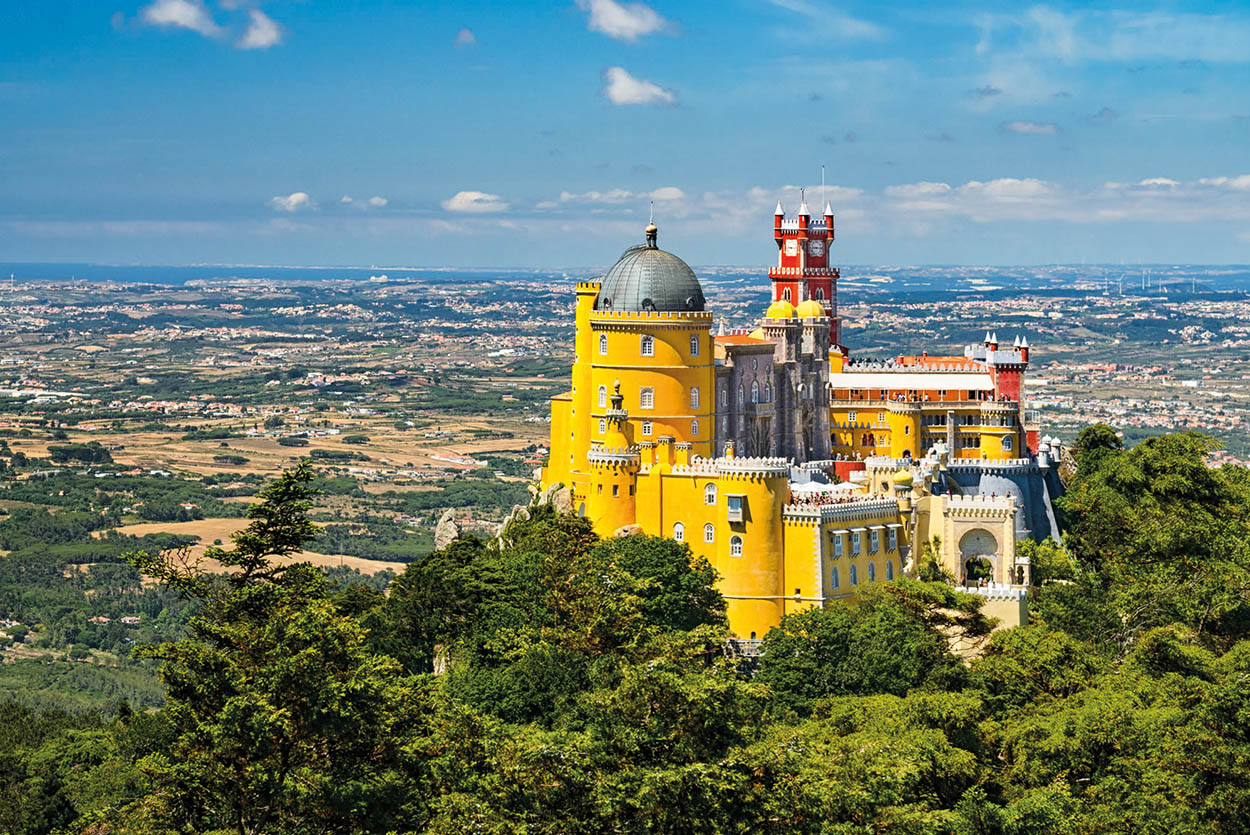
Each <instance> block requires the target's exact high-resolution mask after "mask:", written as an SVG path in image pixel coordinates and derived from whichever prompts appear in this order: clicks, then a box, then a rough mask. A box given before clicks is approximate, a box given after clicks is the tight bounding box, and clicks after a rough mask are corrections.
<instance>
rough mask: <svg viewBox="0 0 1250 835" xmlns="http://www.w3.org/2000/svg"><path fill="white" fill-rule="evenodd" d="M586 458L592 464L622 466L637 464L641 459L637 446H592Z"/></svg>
mask: <svg viewBox="0 0 1250 835" xmlns="http://www.w3.org/2000/svg"><path fill="white" fill-rule="evenodd" d="M586 460H587V461H589V462H590V463H591V464H599V465H602V466H607V467H622V466H629V465H631V464H632V465H636V464H637V463H638V462H639V460H640V455H639V450H638V447H636V446H629V447H602V446H598V447H591V449H590V451H589V452H587V453H586Z"/></svg>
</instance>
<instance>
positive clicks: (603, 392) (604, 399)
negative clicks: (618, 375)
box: [599, 386, 608, 409]
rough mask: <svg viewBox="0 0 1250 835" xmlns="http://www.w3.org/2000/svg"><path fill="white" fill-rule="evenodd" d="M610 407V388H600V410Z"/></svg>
mask: <svg viewBox="0 0 1250 835" xmlns="http://www.w3.org/2000/svg"><path fill="white" fill-rule="evenodd" d="M607 405H608V387H607V386H599V408H600V409H603V408H606V407H607Z"/></svg>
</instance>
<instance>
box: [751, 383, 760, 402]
mask: <svg viewBox="0 0 1250 835" xmlns="http://www.w3.org/2000/svg"><path fill="white" fill-rule="evenodd" d="M751 402H752V403H758V402H760V381H759V380H752V381H751Z"/></svg>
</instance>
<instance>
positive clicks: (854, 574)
mask: <svg viewBox="0 0 1250 835" xmlns="http://www.w3.org/2000/svg"><path fill="white" fill-rule="evenodd" d="M849 571H850V575H851V585H852V586H858V585H859V571H858V570H857V569H856V568H855V566H853V565H852V566H851V567H850V569H849Z"/></svg>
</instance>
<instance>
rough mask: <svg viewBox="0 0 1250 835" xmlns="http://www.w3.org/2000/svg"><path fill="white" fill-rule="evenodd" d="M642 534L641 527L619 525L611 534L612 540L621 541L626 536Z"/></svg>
mask: <svg viewBox="0 0 1250 835" xmlns="http://www.w3.org/2000/svg"><path fill="white" fill-rule="evenodd" d="M640 533H642V525H621V526H620V527H619V528H617V529H616V530H614V531H613V532H612V537H613V538H614V539H623V538H624V537H627V536H637V535H638V534H640Z"/></svg>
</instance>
